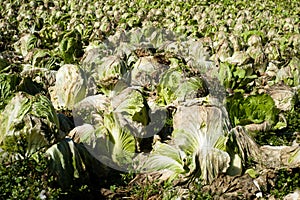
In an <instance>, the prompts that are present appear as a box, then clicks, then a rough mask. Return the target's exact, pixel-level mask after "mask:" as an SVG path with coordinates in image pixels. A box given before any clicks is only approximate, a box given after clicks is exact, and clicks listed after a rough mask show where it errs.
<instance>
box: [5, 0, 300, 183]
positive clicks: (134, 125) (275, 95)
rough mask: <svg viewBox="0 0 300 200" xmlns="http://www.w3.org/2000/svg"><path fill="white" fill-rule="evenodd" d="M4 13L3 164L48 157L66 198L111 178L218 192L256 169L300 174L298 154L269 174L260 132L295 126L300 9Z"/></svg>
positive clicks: (79, 6)
mask: <svg viewBox="0 0 300 200" xmlns="http://www.w3.org/2000/svg"><path fill="white" fill-rule="evenodd" d="M4 2H5V3H1V5H0V8H2V10H4V12H1V14H0V20H1V21H0V33H1V34H0V40H1V41H5V42H4V43H3V42H0V51H1V52H0V72H1V74H0V91H1V93H0V99H1V101H0V111H1V115H0V148H1V150H2V151H1V156H9V157H10V159H12V160H14V159H24V158H26V157H31V156H33V157H34V156H35V154H36V153H37V152H39V151H44V152H45V154H46V155H48V156H49V157H50V158H51V161H52V164H51V166H50V168H51V170H52V171H53V172H54V173H55V174H56V175H57V176H58V177H59V180H60V183H61V185H63V186H67V185H70V183H71V182H72V180H73V179H74V178H81V177H82V176H86V173H87V171H88V172H92V173H93V174H97V175H98V176H99V177H105V173H104V172H105V171H108V170H110V169H111V168H112V169H117V170H121V171H122V170H123V171H124V170H134V171H135V172H137V173H147V172H153V171H158V172H161V173H164V174H167V175H166V176H164V179H165V180H170V181H171V180H174V179H176V180H178V181H179V182H185V181H192V180H194V179H196V178H199V179H201V180H203V182H204V183H210V182H211V181H212V180H213V179H214V178H215V177H217V176H218V175H219V174H220V173H227V174H230V175H240V174H242V173H244V171H245V170H246V169H245V166H246V163H247V162H248V160H249V159H254V160H255V161H256V162H258V163H261V164H262V165H266V166H270V165H271V164H270V163H273V164H274V163H277V164H274V165H275V166H272V167H284V166H285V167H297V166H298V167H299V164H300V148H299V145H298V146H293V147H278V148H279V149H276V148H274V151H276V152H278V151H279V150H280V152H283V150H282V149H284V148H289V151H288V150H286V152H289V154H288V156H287V158H285V159H283V158H282V157H280V156H279V157H278V158H277V157H276V158H274V159H277V160H276V161H274V160H272V159H269V160H268V162H264V163H262V162H261V161H262V160H265V161H266V157H267V156H266V154H267V153H270V149H268V148H267V147H260V146H259V145H257V144H256V143H255V141H254V140H253V139H252V138H251V137H250V136H249V134H248V132H255V134H260V133H261V132H266V131H270V130H271V131H280V130H282V131H283V132H284V130H285V128H287V127H288V126H289V124H288V123H287V119H286V117H285V115H284V114H283V113H284V112H293V109H294V107H295V105H296V104H297V96H298V90H299V83H300V49H299V47H300V33H299V29H300V27H299V23H300V22H299V12H300V11H299V7H300V6H299V3H298V4H297V1H291V4H290V5H285V4H282V3H280V2H277V4H280V6H276V8H274V7H273V4H276V3H275V2H273V1H272V2H271V1H263V2H260V1H256V3H254V4H253V5H252V4H251V6H249V5H248V4H246V3H245V2H243V1H237V2H235V1H234V2H231V3H230V4H229V5H227V4H226V2H230V1H226V2H219V3H218V2H216V3H208V1H204V2H201V3H199V2H196V1H190V2H177V1H160V2H156V1H155V2H154V1H153V2H152V1H146V0H141V1H137V2H135V1H109V2H106V1H96V2H93V1H92V0H90V1H75V0H73V1H71V2H70V3H69V1H61V0H60V1H58V0H57V1H51V0H49V1H43V2H42V1H31V2H27V1H26V3H23V1H16V2H14V1H13V2H12V1H8V2H6V1H4ZM116 2H117V3H116ZM292 5H294V7H293V9H289V8H286V6H292ZM297 5H298V6H297ZM48 11H49V12H48ZM297 13H298V14H297ZM267 19H268V20H267ZM139 27H143V28H139ZM170 27H171V28H170ZM170 29H171V30H172V31H173V32H174V33H173V32H171V31H169V30H170ZM291 148H292V149H291Z"/></svg>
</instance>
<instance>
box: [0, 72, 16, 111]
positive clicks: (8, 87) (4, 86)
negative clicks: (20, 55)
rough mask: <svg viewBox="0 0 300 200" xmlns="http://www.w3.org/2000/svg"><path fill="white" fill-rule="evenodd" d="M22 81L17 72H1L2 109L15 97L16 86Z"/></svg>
mask: <svg viewBox="0 0 300 200" xmlns="http://www.w3.org/2000/svg"><path fill="white" fill-rule="evenodd" d="M19 82H20V77H19V76H17V75H15V74H5V73H3V74H0V110H2V109H4V107H5V105H6V104H7V103H8V102H9V101H10V99H11V98H12V97H13V94H14V92H15V91H16V87H17V85H18V84H19Z"/></svg>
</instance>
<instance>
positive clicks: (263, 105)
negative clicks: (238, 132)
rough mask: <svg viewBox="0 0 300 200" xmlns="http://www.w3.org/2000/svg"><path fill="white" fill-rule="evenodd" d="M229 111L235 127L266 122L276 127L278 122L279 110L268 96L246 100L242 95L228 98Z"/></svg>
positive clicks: (247, 98) (258, 96) (257, 96)
mask: <svg viewBox="0 0 300 200" xmlns="http://www.w3.org/2000/svg"><path fill="white" fill-rule="evenodd" d="M227 109H228V113H229V116H230V121H231V123H233V125H234V126H236V125H246V124H251V123H255V124H259V123H262V122H265V121H267V122H268V123H270V124H273V125H274V124H275V123H276V122H277V120H278V110H277V108H276V106H275V103H274V100H273V99H272V98H271V97H270V96H269V95H268V94H257V95H250V96H248V97H246V98H244V97H243V96H242V95H241V94H240V93H236V94H234V95H233V96H231V97H228V98H227Z"/></svg>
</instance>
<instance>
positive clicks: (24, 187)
mask: <svg viewBox="0 0 300 200" xmlns="http://www.w3.org/2000/svg"><path fill="white" fill-rule="evenodd" d="M48 163H49V161H48V159H47V158H46V157H44V156H43V154H41V153H38V154H37V155H36V158H35V159H34V158H33V157H30V158H27V159H21V160H16V161H13V162H12V161H9V160H8V159H4V160H2V161H1V162H0V191H1V192H0V199H20V200H21V199H22V200H23V199H24V200H25V199H38V198H39V197H41V196H44V195H45V196H47V197H48V199H57V198H58V197H59V194H60V193H61V189H59V188H56V189H55V188H52V186H54V184H55V181H54V177H53V176H50V175H49V170H48ZM40 195H41V196H40Z"/></svg>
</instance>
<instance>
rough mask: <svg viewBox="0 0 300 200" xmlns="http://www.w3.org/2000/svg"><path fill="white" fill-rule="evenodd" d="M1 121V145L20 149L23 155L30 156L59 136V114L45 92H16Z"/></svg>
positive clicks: (11, 149) (11, 150) (12, 150)
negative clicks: (39, 93) (34, 93)
mask: <svg viewBox="0 0 300 200" xmlns="http://www.w3.org/2000/svg"><path fill="white" fill-rule="evenodd" d="M0 122H1V125H0V130H1V131H0V132H1V134H0V145H1V148H3V149H4V150H5V151H7V152H10V153H14V152H20V155H19V156H21V157H28V156H30V155H32V154H33V153H35V152H36V151H38V150H39V149H41V148H43V147H48V146H50V145H52V144H54V142H55V141H57V140H59V139H60V138H59V137H60V136H59V134H58V130H59V122H58V118H57V115H56V113H55V111H54V108H53V106H52V104H51V102H50V101H49V100H48V99H47V97H45V96H43V95H35V96H31V95H28V94H26V93H21V92H19V93H16V95H15V96H14V97H13V98H12V99H11V101H10V102H9V103H8V104H7V106H6V107H5V109H4V112H3V114H2V115H1V116H0ZM19 148H21V149H19Z"/></svg>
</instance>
